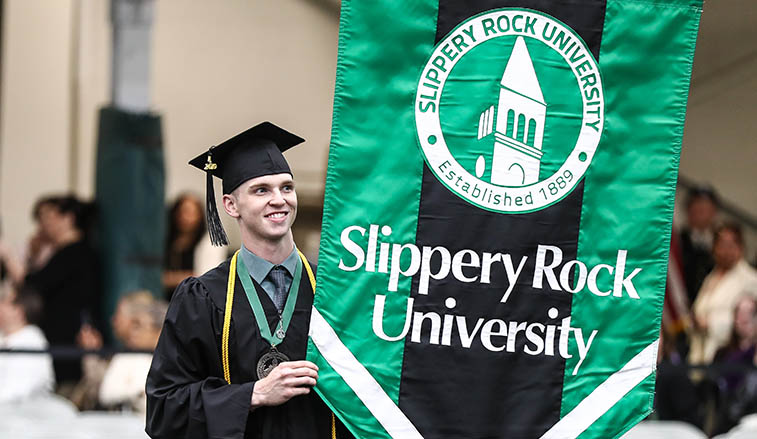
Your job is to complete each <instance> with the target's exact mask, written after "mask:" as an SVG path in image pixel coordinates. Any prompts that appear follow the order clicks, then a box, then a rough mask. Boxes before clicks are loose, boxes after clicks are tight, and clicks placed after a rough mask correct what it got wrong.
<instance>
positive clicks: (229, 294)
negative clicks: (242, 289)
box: [221, 250, 239, 384]
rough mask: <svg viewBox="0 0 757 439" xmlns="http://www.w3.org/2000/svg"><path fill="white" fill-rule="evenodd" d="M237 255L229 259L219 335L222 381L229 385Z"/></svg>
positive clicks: (237, 252) (237, 253)
mask: <svg viewBox="0 0 757 439" xmlns="http://www.w3.org/2000/svg"><path fill="white" fill-rule="evenodd" d="M237 255H239V250H237V251H236V253H234V256H232V257H231V266H230V267H229V281H228V283H227V284H226V310H225V311H224V313H223V332H222V334H221V363H222V364H223V379H225V380H226V382H227V383H229V384H231V371H230V370H229V329H230V328H231V305H232V304H233V303H234V281H235V279H236V272H237Z"/></svg>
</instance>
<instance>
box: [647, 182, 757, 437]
mask: <svg viewBox="0 0 757 439" xmlns="http://www.w3.org/2000/svg"><path fill="white" fill-rule="evenodd" d="M685 206H686V224H685V226H684V227H682V228H680V229H679V230H674V236H673V238H672V240H671V252H670V264H669V273H668V285H667V291H666V300H665V308H664V311H663V325H662V333H661V335H662V337H661V342H660V354H659V356H658V371H657V389H656V413H655V415H654V416H656V417H658V418H659V419H661V420H679V421H685V422H689V423H691V424H693V425H695V426H697V427H699V428H701V429H702V430H704V431H705V432H706V433H707V434H709V435H717V434H721V433H725V432H727V431H729V430H730V429H731V428H733V427H734V426H736V425H737V424H738V423H739V420H740V419H742V418H744V417H745V416H747V415H750V414H754V413H757V368H756V367H757V271H756V270H755V269H754V268H753V267H752V266H751V265H750V264H749V263H748V262H747V260H746V255H747V252H746V247H745V239H744V231H743V229H742V226H741V225H740V224H739V223H738V222H734V221H724V220H722V218H721V215H720V213H719V211H718V210H719V209H718V199H717V196H716V194H715V192H714V191H713V190H712V189H711V188H707V187H699V188H694V189H692V190H691V191H690V193H689V194H688V197H687V199H686V203H685Z"/></svg>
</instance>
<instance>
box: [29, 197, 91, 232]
mask: <svg viewBox="0 0 757 439" xmlns="http://www.w3.org/2000/svg"><path fill="white" fill-rule="evenodd" d="M43 206H51V207H54V208H55V209H56V210H57V211H58V212H60V213H64V214H71V215H73V217H74V225H75V227H76V228H77V229H78V230H80V231H82V232H86V231H88V229H89V228H90V226H91V225H92V223H93V221H94V218H95V215H96V208H95V204H94V203H90V202H84V201H81V200H79V199H78V198H77V197H76V196H74V195H70V194H69V195H53V196H46V197H43V198H40V199H39V200H37V202H35V203H34V208H33V209H32V217H33V218H34V220H36V221H39V214H40V210H41V209H42V207H43Z"/></svg>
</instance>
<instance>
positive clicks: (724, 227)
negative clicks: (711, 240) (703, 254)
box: [715, 221, 744, 248]
mask: <svg viewBox="0 0 757 439" xmlns="http://www.w3.org/2000/svg"><path fill="white" fill-rule="evenodd" d="M724 231H728V232H731V233H733V234H734V236H735V237H736V243H737V244H738V245H739V247H741V248H744V233H743V232H742V229H741V224H739V223H737V222H734V221H726V222H724V223H722V224H720V225H719V226H718V227H717V228H715V241H717V240H718V239H719V238H718V237H719V236H720V233H721V232H724Z"/></svg>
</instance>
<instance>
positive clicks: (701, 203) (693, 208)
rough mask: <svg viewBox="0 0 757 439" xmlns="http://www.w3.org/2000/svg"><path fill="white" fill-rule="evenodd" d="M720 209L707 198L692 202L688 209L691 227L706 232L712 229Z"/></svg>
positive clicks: (703, 197) (699, 198)
mask: <svg viewBox="0 0 757 439" xmlns="http://www.w3.org/2000/svg"><path fill="white" fill-rule="evenodd" d="M717 213H718V209H717V206H715V203H713V202H712V200H711V199H710V198H709V197H707V196H699V197H697V198H695V199H694V200H692V201H691V204H689V207H688V209H687V217H688V223H689V227H691V228H692V229H695V230H706V229H709V228H711V227H712V224H713V222H714V221H715V215H717Z"/></svg>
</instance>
